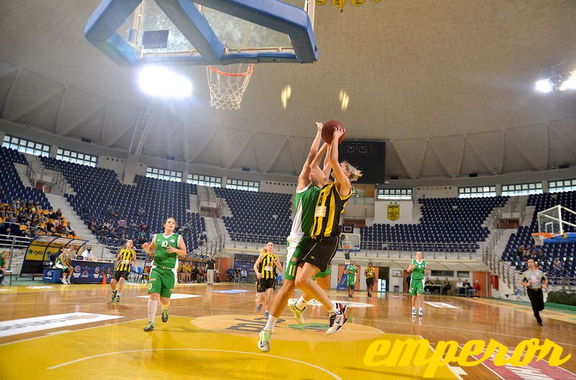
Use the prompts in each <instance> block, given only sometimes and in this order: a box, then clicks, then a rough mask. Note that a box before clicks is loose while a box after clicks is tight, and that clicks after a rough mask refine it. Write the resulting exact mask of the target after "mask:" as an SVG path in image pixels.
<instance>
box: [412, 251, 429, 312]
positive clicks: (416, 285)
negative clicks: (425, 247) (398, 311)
mask: <svg viewBox="0 0 576 380" xmlns="http://www.w3.org/2000/svg"><path fill="white" fill-rule="evenodd" d="M428 270H429V268H428V264H427V263H426V261H424V256H422V252H416V260H412V262H411V263H410V265H409V266H408V269H407V271H408V273H410V289H409V290H408V293H410V295H411V296H412V315H416V307H418V315H420V316H424V309H422V306H423V303H424V300H423V296H422V294H423V293H424V276H425V273H426V272H427V271H428Z"/></svg>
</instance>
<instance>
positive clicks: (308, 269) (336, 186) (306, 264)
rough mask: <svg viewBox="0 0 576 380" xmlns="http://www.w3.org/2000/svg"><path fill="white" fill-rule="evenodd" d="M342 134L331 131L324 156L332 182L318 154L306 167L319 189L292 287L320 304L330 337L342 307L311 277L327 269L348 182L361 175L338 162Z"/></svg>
mask: <svg viewBox="0 0 576 380" xmlns="http://www.w3.org/2000/svg"><path fill="white" fill-rule="evenodd" d="M343 135H344V130H343V129H342V128H340V127H338V128H336V129H335V130H334V134H333V138H332V142H331V144H330V147H329V148H328V152H327V153H326V154H327V155H328V156H329V157H330V167H331V168H332V173H333V176H334V178H335V182H329V178H328V177H327V176H326V174H325V173H324V172H323V171H322V170H321V169H320V166H319V163H320V159H321V155H320V154H319V155H317V156H316V158H315V159H314V161H312V164H311V165H310V178H311V180H312V181H314V182H317V183H318V184H320V185H321V186H322V190H320V194H319V195H318V201H317V202H316V208H315V210H314V224H313V225H312V230H311V231H310V237H311V238H312V241H311V242H310V243H309V244H308V246H307V249H306V253H305V254H304V255H303V256H302V257H301V258H300V260H299V263H298V271H297V273H296V286H297V287H299V288H300V289H302V291H303V292H305V293H308V294H310V295H311V296H312V297H313V298H314V299H316V300H318V301H319V302H320V303H322V305H324V307H325V308H326V310H327V311H328V312H329V314H330V327H329V328H328V330H327V331H326V334H334V333H335V332H337V331H339V330H340V329H341V328H342V326H343V325H344V323H346V320H347V317H346V306H345V305H342V304H340V303H336V304H335V305H334V304H332V301H330V298H329V297H328V295H327V294H326V292H324V291H323V290H322V288H321V287H320V286H319V285H318V284H317V283H316V282H315V281H313V278H314V276H315V275H316V274H317V273H318V272H321V271H325V270H326V269H327V268H328V266H329V265H330V262H331V261H332V258H333V257H334V255H335V254H336V250H337V249H338V243H339V240H340V228H339V222H340V215H341V214H342V213H343V212H344V207H345V206H346V203H347V202H348V199H349V198H350V196H351V195H352V185H351V182H353V181H356V180H357V179H358V178H360V176H362V173H361V172H360V171H359V170H358V169H356V168H355V167H353V166H352V165H350V164H349V163H348V162H341V163H339V162H338V144H339V141H340V137H341V136H343Z"/></svg>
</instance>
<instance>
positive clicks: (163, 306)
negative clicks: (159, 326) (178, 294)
mask: <svg viewBox="0 0 576 380" xmlns="http://www.w3.org/2000/svg"><path fill="white" fill-rule="evenodd" d="M168 306H170V302H168V303H167V304H166V305H164V304H160V307H161V308H162V311H164V310H167V309H168Z"/></svg>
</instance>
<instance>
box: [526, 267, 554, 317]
mask: <svg viewBox="0 0 576 380" xmlns="http://www.w3.org/2000/svg"><path fill="white" fill-rule="evenodd" d="M526 263H527V264H528V270H527V271H525V272H524V273H523V274H522V281H521V282H520V285H522V286H523V287H525V288H526V293H528V298H530V303H531V304H532V311H533V312H534V318H536V323H538V326H542V318H541V317H540V312H541V311H542V310H544V293H542V288H544V289H548V279H547V278H546V275H545V274H544V272H542V271H541V270H540V269H538V266H537V265H536V261H535V260H534V259H528V261H527V262H526Z"/></svg>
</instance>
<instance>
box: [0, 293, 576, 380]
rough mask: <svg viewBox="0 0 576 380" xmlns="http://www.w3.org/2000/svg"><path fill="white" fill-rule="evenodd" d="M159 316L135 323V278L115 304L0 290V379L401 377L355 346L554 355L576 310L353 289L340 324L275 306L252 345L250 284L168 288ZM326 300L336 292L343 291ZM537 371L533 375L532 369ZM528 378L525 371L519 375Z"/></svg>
mask: <svg viewBox="0 0 576 380" xmlns="http://www.w3.org/2000/svg"><path fill="white" fill-rule="evenodd" d="M174 293H175V297H174V298H175V299H173V301H172V304H171V307H170V312H171V316H170V320H169V321H168V322H167V323H165V324H164V323H162V322H161V321H160V318H159V317H158V318H157V320H156V330H155V331H153V332H150V333H146V332H144V331H143V330H142V329H143V327H144V326H145V323H146V308H147V298H146V286H145V285H128V286H127V287H126V289H125V290H124V294H123V295H122V302H121V303H120V304H118V305H112V304H110V303H109V298H110V291H109V288H108V287H107V286H104V285H71V286H65V285H45V284H42V283H38V284H37V285H32V286H30V285H24V286H12V287H8V286H4V287H1V288H0V304H1V308H0V358H2V359H1V364H0V379H63V378H82V379H92V378H99V379H116V378H117V379H127V378H129V379H149V378H154V379H180V378H183V379H188V378H189V379H363V380H364V379H412V378H422V376H423V375H424V374H425V368H424V367H419V366H418V365H415V364H414V363H408V364H407V365H398V366H394V367H390V366H382V365H378V366H370V365H368V364H366V362H365V360H364V359H365V355H366V352H367V350H368V349H369V347H370V346H371V344H373V343H374V342H375V341H390V342H392V341H396V340H406V339H412V338H413V339H421V338H424V339H427V340H429V341H430V347H434V346H435V345H436V343H437V342H438V341H442V340H454V341H457V342H458V344H459V345H463V344H465V343H466V342H467V341H469V340H473V339H479V340H484V341H486V342H487V341H489V340H490V339H495V340H497V341H498V342H500V343H502V344H504V345H507V346H509V347H510V348H511V349H513V348H514V347H515V346H516V344H518V343H519V342H520V341H522V340H524V339H528V338H540V339H544V338H548V339H550V340H552V341H553V342H554V343H556V344H558V345H560V346H561V347H562V348H563V349H564V352H563V355H562V356H565V355H567V354H571V355H572V356H575V355H576V313H570V312H562V311H554V310H545V311H544V312H543V316H544V326H543V327H538V326H536V323H535V321H534V318H533V316H532V313H531V310H530V309H529V308H528V307H527V306H524V305H518V304H515V303H510V302H503V301H495V300H484V299H464V298H455V297H441V296H427V297H426V302H429V303H427V304H426V305H425V316H424V317H423V318H419V317H416V318H413V317H412V316H411V315H410V298H409V297H408V296H407V295H402V294H384V293H383V294H380V295H379V296H378V297H374V298H371V299H369V298H367V297H366V294H365V293H363V292H361V293H357V295H356V296H355V297H354V299H353V300H352V302H353V303H352V304H350V307H349V309H348V310H349V322H348V323H347V324H346V326H345V327H344V329H343V330H342V331H340V332H338V333H337V334H334V335H332V336H326V335H325V334H324V330H325V328H326V324H327V319H326V318H325V313H324V312H323V311H322V308H321V307H319V306H314V305H312V306H309V307H308V309H307V310H306V313H305V316H306V318H307V320H306V324H304V325H298V324H297V323H296V322H295V321H294V320H293V318H292V317H291V315H290V314H289V313H288V312H285V313H284V314H283V316H282V319H281V321H279V323H278V326H277V328H276V329H275V331H274V334H273V339H272V348H271V351H270V352H269V353H262V352H260V351H259V350H258V348H257V347H256V341H257V335H258V331H259V330H260V329H261V328H262V326H263V325H264V323H265V319H264V317H263V316H262V315H261V314H258V313H256V308H255V306H256V304H255V290H254V286H252V285H246V284H217V285H216V286H213V287H207V286H205V285H185V284H183V285H178V286H177V288H176V289H175V291H174ZM331 296H332V297H333V299H340V300H343V301H348V298H347V297H346V294H345V293H344V292H337V291H334V290H333V291H331ZM575 373H576V359H574V358H572V359H570V360H568V361H567V362H566V363H564V364H563V365H562V366H561V368H560V367H551V366H549V365H548V363H547V362H546V361H544V360H542V361H539V362H536V363H531V364H530V365H529V366H528V367H523V368H521V369H520V370H519V369H518V368H510V367H509V366H507V368H494V366H493V364H491V362H490V361H486V362H484V363H482V364H479V365H477V366H474V367H460V366H458V365H455V366H453V367H449V368H448V367H446V366H442V367H440V368H439V369H438V370H437V371H436V372H435V373H434V376H433V378H438V379H458V378H462V379H498V378H506V379H507V378H518V379H520V378H542V379H545V378H550V379H576V375H575ZM538 374H540V375H538ZM530 376H532V377H530Z"/></svg>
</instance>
